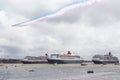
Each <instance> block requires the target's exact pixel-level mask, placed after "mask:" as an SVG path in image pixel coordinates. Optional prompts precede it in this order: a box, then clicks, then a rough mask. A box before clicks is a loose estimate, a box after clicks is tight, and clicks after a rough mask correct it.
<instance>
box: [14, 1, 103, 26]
mask: <svg viewBox="0 0 120 80" xmlns="http://www.w3.org/2000/svg"><path fill="white" fill-rule="evenodd" d="M97 1H101V0H77V1H76V2H73V3H70V4H67V5H64V6H63V7H61V8H59V9H57V10H56V11H53V12H50V13H47V14H44V15H42V16H39V17H36V18H33V19H30V20H26V21H24V22H21V23H18V24H14V25H12V26H13V27H14V26H27V25H30V24H32V23H34V22H37V21H43V20H46V19H48V18H53V17H56V16H60V15H63V14H64V13H65V12H66V11H69V10H70V9H73V8H76V7H83V6H86V5H91V4H93V3H95V2H97Z"/></svg>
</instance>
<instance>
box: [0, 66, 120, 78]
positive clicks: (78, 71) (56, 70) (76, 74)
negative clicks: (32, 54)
mask: <svg viewBox="0 0 120 80" xmlns="http://www.w3.org/2000/svg"><path fill="white" fill-rule="evenodd" d="M30 70H33V71H30ZM88 70H93V71H94V73H90V74H88V73H87V71H88ZM0 80H120V67H116V66H114V67H109V66H107V67H103V66H97V67H96V66H82V67H81V66H77V67H57V66H53V67H49V66H48V67H36V68H35V67H34V68H32V67H28V68H26V67H24V68H23V67H15V68H13V67H12V68H7V69H6V68H1V69H0Z"/></svg>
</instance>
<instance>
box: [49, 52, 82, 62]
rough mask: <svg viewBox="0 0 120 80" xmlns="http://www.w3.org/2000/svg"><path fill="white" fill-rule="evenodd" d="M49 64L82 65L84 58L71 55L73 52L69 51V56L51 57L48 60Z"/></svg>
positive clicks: (53, 55)
mask: <svg viewBox="0 0 120 80" xmlns="http://www.w3.org/2000/svg"><path fill="white" fill-rule="evenodd" d="M47 60H48V63H50V64H55V63H57V64H80V63H82V62H83V58H82V57H80V56H79V55H71V52H70V51H68V53H67V54H63V55H61V54H51V56H50V57H48V58H47Z"/></svg>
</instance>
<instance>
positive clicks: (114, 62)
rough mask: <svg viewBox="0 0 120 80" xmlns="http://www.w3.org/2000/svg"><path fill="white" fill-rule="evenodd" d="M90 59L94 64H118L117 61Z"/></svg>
mask: <svg viewBox="0 0 120 80" xmlns="http://www.w3.org/2000/svg"><path fill="white" fill-rule="evenodd" d="M92 61H93V62H94V64H119V61H96V60H92Z"/></svg>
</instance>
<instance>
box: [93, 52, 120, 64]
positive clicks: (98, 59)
mask: <svg viewBox="0 0 120 80" xmlns="http://www.w3.org/2000/svg"><path fill="white" fill-rule="evenodd" d="M92 61H93V62H94V63H95V64H119V59H118V58H117V57H115V56H113V55H112V54H111V52H109V54H108V55H94V56H93V59H92Z"/></svg>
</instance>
